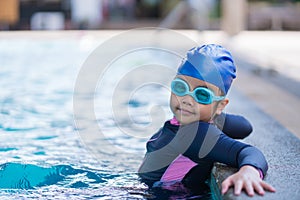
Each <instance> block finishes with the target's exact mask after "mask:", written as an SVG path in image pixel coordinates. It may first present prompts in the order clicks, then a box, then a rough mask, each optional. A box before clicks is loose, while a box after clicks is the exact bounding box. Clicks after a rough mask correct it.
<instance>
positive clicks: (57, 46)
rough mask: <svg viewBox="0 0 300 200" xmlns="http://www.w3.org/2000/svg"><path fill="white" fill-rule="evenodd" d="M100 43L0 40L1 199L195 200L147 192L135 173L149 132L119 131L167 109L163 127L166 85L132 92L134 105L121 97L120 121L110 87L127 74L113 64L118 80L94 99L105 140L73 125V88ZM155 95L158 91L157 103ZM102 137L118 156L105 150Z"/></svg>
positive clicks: (113, 79) (129, 61)
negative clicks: (88, 135) (86, 134)
mask: <svg viewBox="0 0 300 200" xmlns="http://www.w3.org/2000/svg"><path fill="white" fill-rule="evenodd" d="M102 42H103V41H102V40H101V39H97V38H87V37H83V36H80V37H78V38H62V39H51V38H49V39H34V38H32V39H30V38H29V39H28V38H27V39H0V86H1V90H0V140H1V143H0V157H1V163H0V198H1V199H20V198H21V199H22V198H25V199H26V198H35V199H43V198H55V199H91V198H94V199H165V198H167V197H170V198H174V199H175V198H181V199H183V198H188V197H189V196H190V194H186V193H176V192H171V193H170V192H169V191H164V190H159V189H157V190H153V191H150V190H148V188H147V186H146V185H145V184H143V183H141V182H140V181H139V179H138V176H137V174H136V171H137V169H138V166H139V164H140V163H141V161H142V159H143V155H144V153H145V143H146V141H147V138H149V137H150V133H146V134H144V135H139V136H137V135H136V134H137V133H135V135H134V134H133V135H130V133H129V134H124V131H122V130H121V128H122V127H123V128H124V127H125V128H126V124H127V123H128V120H129V121H130V123H134V124H135V125H137V126H141V127H142V128H143V127H144V126H147V124H149V123H150V122H151V120H152V119H151V117H149V112H150V113H151V112H152V111H153V110H154V111H153V112H156V111H155V109H158V111H157V112H162V111H163V112H164V115H163V117H162V118H161V119H162V120H161V124H163V121H164V120H166V119H168V118H170V117H171V113H170V111H169V109H168V101H169V99H168V98H169V97H168V95H169V91H168V89H167V88H166V87H163V86H161V85H157V84H153V85H148V86H147V85H146V86H142V87H140V88H138V89H136V90H135V92H134V93H133V92H130V94H131V96H130V100H129V101H127V100H126V101H123V99H122V98H121V97H120V99H119V98H117V99H119V102H117V104H118V105H119V106H123V107H126V110H127V112H128V113H129V115H130V116H131V117H130V119H128V117H127V115H125V117H122V116H121V114H122V113H117V115H118V116H119V117H120V118H119V119H118V120H117V122H115V121H116V120H114V118H113V117H112V116H113V114H114V113H113V114H112V113H111V109H108V108H109V106H108V105H107V102H109V101H111V100H110V98H111V96H110V92H111V91H112V89H111V88H115V87H116V86H115V85H113V84H114V83H115V82H116V79H120V77H122V76H123V75H124V74H123V75H122V73H121V72H120V70H119V69H117V70H116V69H114V67H112V68H110V69H109V70H112V71H111V72H109V71H108V72H107V73H111V74H113V75H109V76H107V77H109V78H107V79H105V81H106V82H105V81H104V83H103V81H102V86H99V87H97V88H98V89H97V91H96V94H95V95H94V96H95V102H96V103H95V116H96V122H91V123H98V125H99V127H101V129H102V133H103V135H104V137H100V138H96V139H95V140H94V139H90V140H89V139H84V136H83V135H82V132H81V130H80V129H79V128H78V127H76V126H75V122H74V112H73V109H74V108H73V100H74V85H75V83H76V80H77V76H78V74H79V72H80V69H81V67H82V65H83V64H84V62H85V60H86V59H87V58H88V56H89V55H90V54H91V52H92V51H93V50H94V49H95V48H96V47H97V46H98V45H100V44H101V43H102ZM140 53H142V54H145V55H146V56H144V57H143V59H149V58H150V57H151V59H153V55H152V53H151V52H148V53H145V52H140ZM147 57H148V58H147ZM157 57H159V56H156V58H157ZM134 58H139V59H140V57H139V56H134ZM126 59H127V60H125V61H126V62H125V61H124V60H123V61H122V60H120V62H123V66H125V69H126V63H127V65H132V63H138V62H139V61H137V60H134V59H133V57H132V58H129V59H128V58H126ZM172 62H174V63H176V62H178V60H172ZM116 63H117V62H116ZM124 63H125V64H124ZM119 64H120V63H117V64H115V65H119ZM176 66H177V65H175V67H176ZM125 71H126V70H125ZM124 73H125V72H124ZM114 76H115V77H114ZM118 77H119V78H118ZM103 80H104V79H103ZM117 82H118V81H117ZM103 84H104V85H105V84H106V85H107V86H105V87H104V86H103ZM103 88H106V89H103ZM123 89H125V90H126V87H124V88H123ZM153 91H155V92H157V93H158V95H157V96H156V98H153ZM111 95H113V94H111ZM158 105H160V107H159V108H158ZM145 112H146V113H145ZM115 114H116V113H115ZM127 128H128V127H127ZM156 128H157V127H156ZM126 130H130V127H129V129H126ZM137 130H140V129H138V128H137ZM153 130H154V129H153ZM153 130H152V129H151V131H153ZM129 132H130V131H129ZM104 140H105V142H107V141H108V144H110V145H111V147H113V151H107V150H103V149H105V147H104V146H105V144H104ZM110 149H112V148H110ZM203 198H205V199H209V198H210V196H209V194H207V195H204V196H203Z"/></svg>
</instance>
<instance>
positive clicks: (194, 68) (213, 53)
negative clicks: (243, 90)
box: [177, 44, 236, 95]
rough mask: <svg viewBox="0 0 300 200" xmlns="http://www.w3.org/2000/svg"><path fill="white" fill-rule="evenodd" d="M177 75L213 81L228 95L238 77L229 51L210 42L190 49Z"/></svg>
mask: <svg viewBox="0 0 300 200" xmlns="http://www.w3.org/2000/svg"><path fill="white" fill-rule="evenodd" d="M177 75H185V76H191V77H194V78H197V79H199V80H202V81H205V82H208V83H211V84H213V85H215V86H217V87H218V88H220V90H221V91H223V92H224V94H225V95H226V94H227V92H228V90H229V88H230V85H231V83H232V81H233V79H234V78H235V77H236V67H235V65H234V62H233V59H232V56H231V54H230V53H229V51H227V50H226V49H225V48H224V47H222V46H220V45H216V44H209V45H203V46H201V47H194V48H192V49H191V50H189V51H188V52H187V55H186V58H184V59H183V61H182V63H181V65H180V66H179V68H178V71H177Z"/></svg>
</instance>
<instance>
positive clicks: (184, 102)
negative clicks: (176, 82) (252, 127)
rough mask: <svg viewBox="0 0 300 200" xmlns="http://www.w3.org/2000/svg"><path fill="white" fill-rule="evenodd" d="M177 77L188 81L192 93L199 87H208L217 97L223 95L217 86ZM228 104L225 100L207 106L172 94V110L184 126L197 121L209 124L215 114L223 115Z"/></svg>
mask: <svg viewBox="0 0 300 200" xmlns="http://www.w3.org/2000/svg"><path fill="white" fill-rule="evenodd" d="M177 77H178V78H181V79H182V80H184V81H186V82H187V83H188V85H189V87H190V90H191V91H193V90H194V89H195V88H197V87H207V88H208V89H210V90H212V91H213V92H214V94H215V95H216V96H221V95H222V94H221V91H220V89H219V88H218V87H217V86H215V85H212V84H210V83H207V82H205V81H202V80H199V79H196V78H193V77H190V76H182V75H178V76H177ZM227 103H228V99H224V100H222V101H219V102H216V101H214V102H213V103H211V104H207V105H205V104H200V103H198V102H196V101H195V100H194V99H193V97H191V96H190V95H185V96H182V97H180V96H177V95H175V94H174V93H171V98H170V107H171V110H172V112H173V114H174V115H175V117H176V119H177V120H178V121H179V122H180V124H182V125H184V124H190V123H192V122H196V121H204V122H209V121H210V120H212V119H213V117H214V115H215V114H221V112H222V110H223V109H224V107H225V106H226V105H227Z"/></svg>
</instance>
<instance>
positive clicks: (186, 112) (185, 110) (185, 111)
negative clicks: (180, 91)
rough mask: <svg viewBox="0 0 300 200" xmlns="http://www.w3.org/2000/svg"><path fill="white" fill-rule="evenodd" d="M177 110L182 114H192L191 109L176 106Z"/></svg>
mask: <svg viewBox="0 0 300 200" xmlns="http://www.w3.org/2000/svg"><path fill="white" fill-rule="evenodd" d="M178 110H179V112H180V113H181V114H182V115H192V114H194V113H193V112H192V111H189V110H188V109H184V108H178Z"/></svg>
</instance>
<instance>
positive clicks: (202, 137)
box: [139, 113, 268, 188]
mask: <svg viewBox="0 0 300 200" xmlns="http://www.w3.org/2000/svg"><path fill="white" fill-rule="evenodd" d="M221 130H222V131H223V132H222V131H221ZM251 132H252V126H251V124H250V123H249V122H248V121H247V120H246V119H245V118H243V117H242V116H238V115H231V114H226V115H225V114H224V113H223V114H222V115H220V116H218V117H217V118H216V119H215V120H214V124H211V123H206V122H195V123H192V124H189V125H185V126H180V125H179V123H178V121H177V120H176V119H175V118H173V119H172V120H169V121H167V122H165V124H164V126H163V127H162V128H161V129H160V130H159V131H158V132H157V133H156V134H154V135H153V136H152V137H151V139H150V140H149V141H148V142H147V145H146V147H147V152H146V154H145V157H144V160H143V163H142V165H141V166H140V169H139V176H140V177H141V179H142V181H143V182H145V183H146V184H148V185H149V186H150V187H152V186H153V184H154V183H163V182H181V183H183V185H184V186H186V187H188V188H193V187H197V186H199V185H201V184H204V182H205V181H206V180H207V178H208V177H209V175H210V172H211V169H212V166H213V163H214V162H221V163H224V164H227V165H230V166H233V167H237V168H241V167H242V166H244V165H251V166H253V167H255V168H257V169H258V170H259V172H260V174H261V177H263V176H264V175H265V174H266V172H267V169H268V165H267V162H266V159H265V157H264V155H263V154H262V153H261V151H259V150H258V149H257V148H255V147H253V146H250V145H248V144H244V143H242V142H239V141H237V140H234V139H242V138H245V137H246V136H248V135H249V134H250V133H251ZM224 133H225V134H224Z"/></svg>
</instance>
